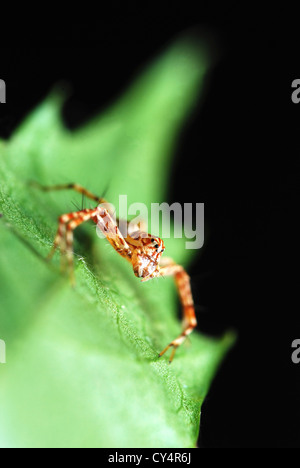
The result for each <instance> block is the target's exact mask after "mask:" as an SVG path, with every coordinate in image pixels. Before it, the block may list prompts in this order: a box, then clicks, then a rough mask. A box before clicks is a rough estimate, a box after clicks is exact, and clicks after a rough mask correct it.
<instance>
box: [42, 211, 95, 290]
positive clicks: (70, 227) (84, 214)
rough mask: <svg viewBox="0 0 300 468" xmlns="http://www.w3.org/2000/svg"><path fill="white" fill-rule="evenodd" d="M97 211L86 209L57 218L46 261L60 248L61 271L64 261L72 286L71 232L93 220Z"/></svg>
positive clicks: (63, 267)
mask: <svg viewBox="0 0 300 468" xmlns="http://www.w3.org/2000/svg"><path fill="white" fill-rule="evenodd" d="M98 211H99V208H98V207H97V208H95V209H87V210H81V211H76V212H73V213H68V214H64V215H62V216H60V217H59V218H58V230H57V234H56V236H55V239H54V244H53V247H52V250H51V252H50V253H49V255H48V259H49V260H50V259H51V258H52V257H53V255H54V253H55V251H56V249H57V248H60V251H61V269H62V270H63V271H64V269H65V263H64V262H65V259H66V261H67V264H68V268H69V273H70V277H71V282H72V284H74V283H75V281H74V266H73V231H74V229H76V228H77V227H78V226H80V224H82V223H84V222H87V221H90V220H94V219H95V217H96V216H97V214H98Z"/></svg>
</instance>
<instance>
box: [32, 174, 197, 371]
mask: <svg viewBox="0 0 300 468" xmlns="http://www.w3.org/2000/svg"><path fill="white" fill-rule="evenodd" d="M34 185H35V186H36V187H38V188H40V189H42V190H43V191H50V190H64V189H71V190H75V191H76V192H79V193H81V194H83V195H85V196H86V197H88V198H90V199H91V200H93V201H95V202H97V203H98V205H97V207H96V208H93V209H85V210H80V211H76V212H73V213H68V214H64V215H62V216H60V217H59V219H58V224H59V225H58V230H57V234H56V237H55V240H54V244H53V248H52V250H51V252H50V254H49V256H48V257H49V258H52V256H53V254H54V252H55V250H56V249H57V248H60V250H61V253H62V258H63V257H64V256H66V259H67V262H68V266H69V270H70V276H71V280H72V283H73V284H74V266H73V231H74V230H75V229H76V228H77V227H78V226H80V225H81V224H82V223H84V222H87V221H93V222H94V223H96V224H97V226H98V227H99V228H100V229H101V231H102V233H103V234H104V235H105V237H106V239H107V240H108V242H109V243H110V244H111V246H112V247H113V248H114V249H115V250H116V251H117V252H118V254H120V255H121V256H122V257H123V258H125V259H126V260H127V261H129V262H130V263H131V265H132V267H133V272H134V274H135V276H136V277H138V278H141V279H142V280H141V281H142V282H145V281H148V280H150V279H152V278H159V277H162V276H173V277H174V279H175V283H176V285H177V289H178V293H179V297H180V301H181V304H182V307H183V331H182V333H181V334H180V335H179V336H178V337H177V338H175V339H174V340H173V341H172V342H171V343H170V344H168V346H167V347H166V348H165V349H164V350H163V351H162V352H161V353H159V357H161V356H162V355H163V354H164V353H165V352H166V351H168V349H170V348H171V347H172V348H173V350H172V353H171V356H170V359H169V362H170V363H171V362H172V360H173V358H174V355H175V352H176V349H177V348H178V347H179V346H180V345H181V344H182V343H183V341H184V340H185V339H186V337H187V336H188V335H189V334H190V333H191V332H192V331H193V329H194V328H195V327H196V325H197V321H196V316H195V310H194V303H193V298H192V292H191V286H190V279H189V276H188V274H187V273H186V271H185V270H184V268H183V267H182V266H180V265H177V264H176V263H175V262H174V261H173V260H172V259H170V258H165V259H163V260H161V256H162V254H163V252H164V250H165V246H164V242H163V240H162V239H160V238H159V237H154V236H152V235H151V234H147V233H146V232H144V231H142V230H141V229H143V226H142V223H140V224H139V226H137V230H136V231H134V232H130V233H129V232H128V233H127V234H125V233H124V236H123V233H122V232H121V230H120V229H119V226H118V224H119V220H115V219H114V217H113V215H112V213H110V212H109V209H107V208H106V207H105V204H106V201H105V200H104V199H103V198H101V197H97V196H96V195H94V194H92V193H91V192H89V191H88V190H86V189H84V188H83V187H82V186H80V185H77V184H67V185H56V186H53V187H44V186H41V185H39V184H37V183H34Z"/></svg>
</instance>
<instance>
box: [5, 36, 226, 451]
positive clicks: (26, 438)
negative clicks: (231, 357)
mask: <svg viewBox="0 0 300 468" xmlns="http://www.w3.org/2000/svg"><path fill="white" fill-rule="evenodd" d="M208 68H209V60H208V57H207V56H206V54H205V51H204V49H203V48H202V47H200V46H199V44H196V43H195V42H193V41H192V40H190V39H189V38H181V39H179V40H178V41H177V42H175V43H174V44H173V45H172V46H171V47H170V48H168V50H166V51H165V52H164V53H162V54H161V56H160V57H159V58H158V59H156V60H155V61H154V62H153V63H152V64H151V65H149V66H148V67H147V68H146V69H145V70H144V71H143V72H142V73H141V76H140V77H138V78H137V80H136V81H135V82H134V83H133V85H132V86H131V87H130V89H129V90H127V92H126V93H125V95H124V96H122V97H120V99H119V100H118V101H117V102H116V103H114V104H113V105H112V106H111V107H110V108H109V109H107V110H106V111H104V112H103V113H102V114H101V115H99V116H96V117H94V118H93V119H92V120H91V121H90V122H89V123H88V124H86V125H85V126H83V127H82V128H80V129H78V130H76V131H74V132H72V131H69V130H67V129H66V128H65V127H64V125H63V123H62V121H61V116H60V113H61V106H62V103H63V96H62V95H61V94H60V93H58V92H57V91H55V92H53V93H52V94H51V95H50V96H49V97H48V98H47V99H46V100H45V101H44V102H43V103H41V104H40V106H39V107H38V108H37V109H36V110H35V111H34V112H32V114H31V115H29V117H27V119H26V120H25V121H24V122H23V124H22V125H21V126H20V128H19V129H18V130H17V131H16V132H15V134H14V135H13V137H12V138H11V140H10V141H8V142H4V141H2V142H0V161H1V166H0V212H1V213H2V214H3V217H2V218H1V219H0V237H1V242H0V255H1V268H0V297H1V312H0V339H2V340H4V341H5V343H6V359H7V363H6V364H0V445H1V447H111V448H112V447H168V448H171V447H194V446H195V444H196V441H197V435H198V430H199V419H200V410H201V404H202V402H203V399H204V397H205V395H206V393H207V391H208V388H209V385H210V382H211V380H212V378H213V376H214V374H215V372H216V369H217V368H218V366H219V364H220V362H221V360H222V358H223V357H224V354H225V353H226V351H227V350H228V349H229V347H230V346H231V345H232V343H233V340H234V337H233V335H232V334H231V333H227V334H226V335H225V336H224V337H223V338H222V339H212V338H210V337H206V336H203V335H200V334H199V333H197V332H194V333H193V334H192V336H191V340H190V345H189V343H186V344H185V345H183V346H182V347H181V348H179V350H178V351H177V354H176V357H175V360H174V362H173V364H172V366H170V365H168V360H167V358H165V357H162V358H161V359H160V360H158V359H157V353H158V352H159V351H161V349H162V348H164V347H165V346H166V344H167V343H168V342H170V340H172V339H173V338H175V336H177V335H178V334H179V333H180V330H181V324H180V320H179V317H178V315H177V310H178V299H177V296H176V290H175V286H174V284H173V280H172V278H166V279H165V280H154V281H150V282H149V283H145V284H142V283H140V282H139V280H138V279H137V278H135V277H134V275H133V273H132V268H131V266H130V265H129V264H127V263H126V262H125V261H124V260H123V259H122V258H121V257H119V256H118V255H117V254H116V252H114V251H113V250H112V249H111V247H110V246H109V245H108V243H107V242H106V241H105V240H103V239H99V238H98V237H97V235H96V233H95V229H94V226H89V225H88V226H83V227H81V228H80V229H78V231H76V241H75V252H76V272H75V274H76V280H77V284H76V288H75V289H72V288H71V287H70V284H69V281H68V279H67V278H65V277H63V276H62V275H61V274H60V273H59V256H58V255H57V256H56V257H55V259H54V261H53V262H52V263H51V264H49V263H47V262H46V261H45V257H46V255H47V253H48V252H49V249H50V248H51V245H52V242H53V238H54V235H55V231H56V228H57V217H58V216H59V215H61V214H63V213H67V212H70V211H74V207H73V206H72V201H73V200H76V201H77V202H79V203H80V202H81V201H80V197H79V199H78V197H76V195H75V194H73V193H70V192H60V193H58V192H56V193H40V192H38V191H37V190H35V189H33V188H30V187H29V185H28V181H29V180H32V179H33V180H37V181H39V182H40V183H44V184H46V185H51V184H53V183H54V184H57V183H66V182H77V183H80V184H82V185H84V186H86V187H87V188H89V189H90V190H91V191H94V192H96V193H98V194H99V195H101V194H102V191H103V190H104V189H106V188H107V187H108V191H107V193H106V198H107V199H108V200H109V201H111V202H112V203H114V204H115V205H116V206H117V202H118V196H119V195H120V194H126V195H127V196H128V203H129V204H130V203H132V202H136V201H139V202H142V203H145V204H146V205H147V206H148V207H150V204H151V203H152V202H160V203H161V202H162V201H163V200H164V197H165V195H166V193H167V189H168V180H169V172H170V166H171V164H172V155H173V154H174V149H175V148H176V144H177V141H178V137H179V134H180V129H181V127H182V124H183V122H184V121H185V119H186V117H187V116H188V114H189V113H190V112H191V109H192V108H193V106H194V104H195V103H196V102H197V99H198V95H199V92H200V90H201V89H202V88H203V80H204V77H205V76H206V73H207V70H208ZM166 247H167V249H168V255H170V256H173V257H174V259H175V260H176V261H178V262H180V263H182V262H183V264H184V265H185V266H187V265H188V262H189V260H190V257H191V254H194V253H195V252H193V251H191V250H186V249H185V240H184V239H167V240H166Z"/></svg>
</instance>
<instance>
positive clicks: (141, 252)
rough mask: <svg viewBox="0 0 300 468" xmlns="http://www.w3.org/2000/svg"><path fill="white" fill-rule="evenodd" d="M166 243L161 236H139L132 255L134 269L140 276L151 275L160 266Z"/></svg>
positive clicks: (136, 274)
mask: <svg viewBox="0 0 300 468" xmlns="http://www.w3.org/2000/svg"><path fill="white" fill-rule="evenodd" d="M164 250H165V244H164V242H163V240H162V239H160V238H159V237H154V236H151V235H148V237H141V238H139V245H138V246H136V248H135V250H134V252H133V255H132V264H133V271H134V274H135V276H137V277H138V278H146V277H147V276H150V275H151V274H152V273H153V272H154V271H155V270H156V269H157V267H158V265H159V261H160V257H161V255H162V253H163V251H164Z"/></svg>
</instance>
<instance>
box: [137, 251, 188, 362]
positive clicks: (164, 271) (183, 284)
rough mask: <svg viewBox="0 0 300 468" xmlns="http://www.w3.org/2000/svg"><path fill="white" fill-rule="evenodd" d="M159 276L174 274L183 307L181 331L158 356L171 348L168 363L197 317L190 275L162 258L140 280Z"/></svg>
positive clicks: (179, 266)
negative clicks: (148, 274)
mask: <svg viewBox="0 0 300 468" xmlns="http://www.w3.org/2000/svg"><path fill="white" fill-rule="evenodd" d="M161 276H174V279H175V283H176V286H177V290H178V294H179V298H180V302H181V305H182V308H183V331H182V333H181V334H180V335H179V336H178V337H177V338H175V339H174V340H173V341H171V343H169V344H168V346H166V347H165V349H164V350H163V351H161V353H159V357H161V356H162V355H163V354H165V352H166V351H168V350H169V349H170V348H173V350H172V353H171V356H170V359H169V363H171V362H172V361H173V358H174V355H175V352H176V350H177V348H178V347H179V346H180V345H181V344H182V343H183V342H184V340H185V339H186V337H187V336H188V335H190V334H191V333H192V331H193V329H194V328H195V327H196V326H197V319H196V315H195V308H194V301H193V296H192V291H191V284H190V277H189V275H188V274H187V272H186V271H185V270H184V268H183V267H182V266H181V265H177V264H176V263H175V262H174V261H173V260H172V259H171V258H164V259H162V261H161V263H160V265H159V267H158V268H157V269H156V270H155V271H154V272H153V273H152V275H150V276H149V277H146V278H144V279H143V280H142V281H148V280H149V279H152V278H155V277H158V278H159V277H161Z"/></svg>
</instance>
